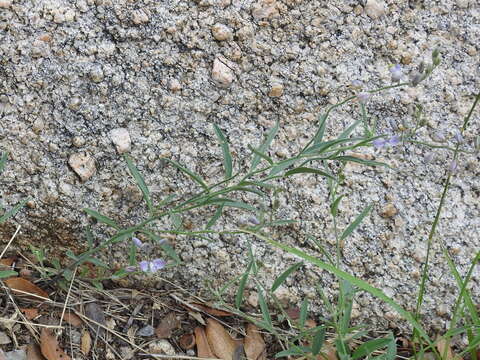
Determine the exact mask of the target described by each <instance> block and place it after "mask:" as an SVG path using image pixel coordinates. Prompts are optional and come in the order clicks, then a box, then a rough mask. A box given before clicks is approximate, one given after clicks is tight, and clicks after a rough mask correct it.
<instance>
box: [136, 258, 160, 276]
mask: <svg viewBox="0 0 480 360" xmlns="http://www.w3.org/2000/svg"><path fill="white" fill-rule="evenodd" d="M166 264H167V263H166V262H165V260H162V259H153V260H151V261H146V260H144V261H140V262H139V263H138V265H139V267H140V270H142V271H143V272H151V273H155V272H157V271H158V270H160V269H163V268H164V267H165V265H166Z"/></svg>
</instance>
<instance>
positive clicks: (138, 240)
mask: <svg viewBox="0 0 480 360" xmlns="http://www.w3.org/2000/svg"><path fill="white" fill-rule="evenodd" d="M132 241H133V243H134V244H135V246H136V247H138V248H139V249H141V248H142V247H143V246H144V245H145V244H144V243H143V242H142V241H141V240H140V239H139V238H136V237H132Z"/></svg>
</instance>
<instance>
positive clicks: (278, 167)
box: [268, 158, 298, 176]
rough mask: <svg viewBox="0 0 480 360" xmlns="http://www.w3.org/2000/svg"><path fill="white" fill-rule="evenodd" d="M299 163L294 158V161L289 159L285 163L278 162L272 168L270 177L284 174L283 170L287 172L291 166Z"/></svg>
mask: <svg viewBox="0 0 480 360" xmlns="http://www.w3.org/2000/svg"><path fill="white" fill-rule="evenodd" d="M297 161H298V159H297V158H292V159H287V160H283V161H280V162H278V163H277V164H276V165H275V166H273V167H272V169H271V170H270V173H269V174H268V176H272V175H276V174H278V173H279V172H282V171H283V170H285V169H286V168H288V167H289V166H291V165H293V164H295V163H296V162H297Z"/></svg>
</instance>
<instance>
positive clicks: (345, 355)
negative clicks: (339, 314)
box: [335, 337, 350, 360]
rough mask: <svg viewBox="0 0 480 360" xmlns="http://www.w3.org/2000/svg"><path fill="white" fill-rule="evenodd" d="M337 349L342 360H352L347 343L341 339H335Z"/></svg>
mask: <svg viewBox="0 0 480 360" xmlns="http://www.w3.org/2000/svg"><path fill="white" fill-rule="evenodd" d="M335 348H336V349H337V354H338V357H339V358H340V360H350V356H349V349H348V346H347V344H346V343H345V341H344V340H343V339H341V338H339V337H337V338H336V339H335Z"/></svg>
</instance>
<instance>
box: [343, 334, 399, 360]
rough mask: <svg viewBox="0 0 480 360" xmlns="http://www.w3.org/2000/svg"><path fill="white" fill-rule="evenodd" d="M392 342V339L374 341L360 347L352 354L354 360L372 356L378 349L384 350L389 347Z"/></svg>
mask: <svg viewBox="0 0 480 360" xmlns="http://www.w3.org/2000/svg"><path fill="white" fill-rule="evenodd" d="M391 341H392V339H391V338H382V339H373V340H370V341H367V342H366V343H363V344H362V345H360V346H359V347H358V348H357V349H356V350H355V351H354V352H353V354H352V360H357V359H360V358H363V357H365V356H367V355H370V354H371V353H373V352H374V351H376V350H378V349H382V348H384V347H385V346H387V345H389V344H390V342H391Z"/></svg>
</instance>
